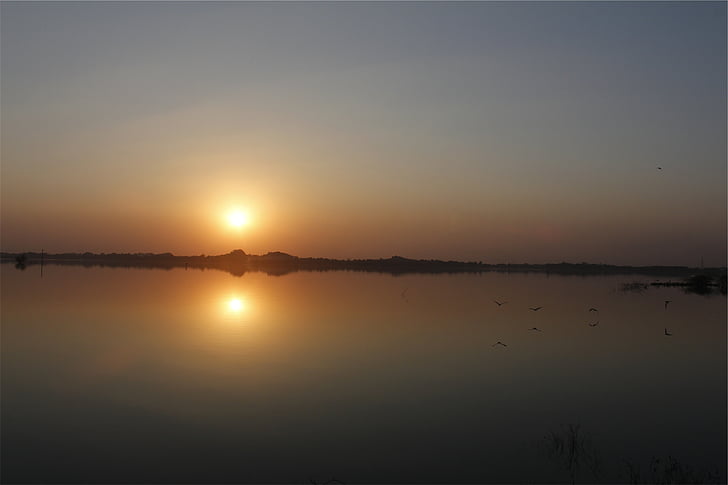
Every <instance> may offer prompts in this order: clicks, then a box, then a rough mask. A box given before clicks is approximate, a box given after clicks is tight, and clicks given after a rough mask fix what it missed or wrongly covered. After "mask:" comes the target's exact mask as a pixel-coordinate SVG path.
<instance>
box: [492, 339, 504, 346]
mask: <svg viewBox="0 0 728 485" xmlns="http://www.w3.org/2000/svg"><path fill="white" fill-rule="evenodd" d="M496 345H502V346H503V347H508V346H507V345H506V344H504V343H503V342H501V341H500V340H499V341H497V342H496V343H494V344H493V345H491V347H495V346H496Z"/></svg>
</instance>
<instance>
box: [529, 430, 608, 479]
mask: <svg viewBox="0 0 728 485" xmlns="http://www.w3.org/2000/svg"><path fill="white" fill-rule="evenodd" d="M541 445H542V447H543V449H544V451H545V452H546V455H547V456H548V458H549V459H550V460H551V461H553V462H555V463H556V464H558V465H559V466H560V467H562V468H563V469H564V470H566V471H567V472H568V473H569V477H570V479H571V483H576V477H577V476H578V474H579V470H581V469H582V467H586V468H588V469H589V470H590V471H591V473H592V475H593V476H594V477H595V478H598V477H599V469H600V465H601V462H600V458H599V452H598V451H597V449H596V448H595V447H594V445H593V444H592V442H591V437H590V436H589V435H588V434H586V433H584V431H582V429H581V425H579V424H567V425H562V426H561V428H560V429H559V430H556V431H553V430H552V431H549V433H548V434H547V435H546V436H545V437H544V438H543V440H542V441H541Z"/></svg>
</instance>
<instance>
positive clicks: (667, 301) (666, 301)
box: [665, 300, 672, 310]
mask: <svg viewBox="0 0 728 485" xmlns="http://www.w3.org/2000/svg"><path fill="white" fill-rule="evenodd" d="M671 302H672V300H665V310H667V305H668V304H669V303H671Z"/></svg>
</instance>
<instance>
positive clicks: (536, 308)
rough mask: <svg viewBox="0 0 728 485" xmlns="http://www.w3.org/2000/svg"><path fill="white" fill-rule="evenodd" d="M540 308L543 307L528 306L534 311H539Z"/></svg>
mask: <svg viewBox="0 0 728 485" xmlns="http://www.w3.org/2000/svg"><path fill="white" fill-rule="evenodd" d="M542 308H543V307H542V306H537V307H535V308H534V307H528V309H529V310H531V311H534V312H537V311H539V310H540V309H542Z"/></svg>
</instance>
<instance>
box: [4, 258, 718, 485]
mask: <svg viewBox="0 0 728 485" xmlns="http://www.w3.org/2000/svg"><path fill="white" fill-rule="evenodd" d="M1 277H2V301H1V303H2V305H1V308H2V310H1V311H2V313H1V316H2V478H3V482H53V483H59V482H65V483H83V482H86V483H88V482H95V483H104V482H117V483H118V482H128V483H129V482H135V483H138V482H145V483H150V482H151V483H160V482H174V483H222V482H224V483H231V482H235V483H240V482H269V483H270V482H275V483H310V482H311V481H315V482H318V483H323V482H326V481H328V480H331V479H333V478H335V479H337V480H339V481H341V482H344V483H347V484H348V483H357V482H370V483H375V482H379V483H382V482H388V483H404V482H410V483H412V482H419V483H424V482H429V483H433V482H471V483H472V482H485V483H487V482H497V483H523V482H565V481H569V482H570V481H571V477H572V473H573V474H574V477H575V479H576V481H577V482H605V483H614V482H620V483H629V481H630V480H631V479H632V480H634V479H635V473H636V472H635V470H638V469H639V470H640V471H639V473H641V479H642V480H645V479H648V478H649V476H650V475H649V473H650V462H651V460H652V459H653V457H654V458H658V459H661V460H663V461H662V462H660V463H661V464H662V463H665V460H668V457H671V458H672V460H673V462H672V463H673V465H672V469H673V470H674V469H675V467H676V466H677V467H680V470H682V472H683V473H688V474H690V473H692V475H688V476H693V477H696V476H706V477H707V476H713V477H715V478H713V479H712V480H714V481H720V482H725V480H726V453H727V451H728V450H727V448H726V377H727V376H726V298H725V296H724V295H717V296H710V297H705V296H699V295H693V294H687V293H684V292H683V291H682V290H681V289H679V288H651V289H648V290H647V291H644V292H641V293H637V292H625V291H622V290H621V287H622V284H623V283H628V282H631V281H635V280H643V281H652V280H653V278H651V277H648V276H624V275H619V276H587V277H581V276H553V275H551V276H549V275H546V274H502V273H484V274H480V275H478V274H462V275H404V276H391V275H386V274H376V273H357V272H299V273H293V274H289V275H285V276H268V275H266V274H264V273H257V272H256V273H246V274H245V275H243V276H242V277H234V276H231V275H230V274H228V273H225V272H222V271H215V270H206V271H200V270H191V269H190V270H188V271H185V270H184V269H174V270H169V271H164V270H144V269H111V268H83V267H74V266H45V267H44V269H43V276H42V278H41V276H40V268H39V267H38V266H30V267H28V268H27V269H26V270H25V271H20V270H16V269H15V268H14V267H13V266H12V265H9V264H3V265H2V273H1ZM493 300H499V301H507V302H508V303H507V304H505V305H503V306H500V307H499V306H497V305H496V304H495V303H494V302H493ZM665 300H671V301H672V302H671V303H670V304H669V305H668V306H667V308H666V307H665V304H664V301H665ZM538 306H541V307H543V308H542V309H540V310H538V311H532V310H529V307H538ZM591 307H594V308H596V309H598V312H593V311H592V312H590V311H589V308H591ZM596 322H599V323H598V325H594V326H590V325H589V324H590V323H591V324H595V323H596ZM533 327H536V328H538V329H540V330H541V331H536V330H529V329H531V328H533ZM665 329H667V330H668V332H670V333H672V336H667V335H665ZM498 341H501V342H503V343H504V344H506V345H507V347H504V346H501V345H498V346H495V347H494V346H493V344H495V343H496V342H498ZM568 425H579V437H580V438H579V439H581V438H582V437H583V438H584V439H585V441H584V447H583V450H584V451H583V456H584V458H583V462H582V463H581V464H580V466H579V467H578V469H574V468H572V469H571V470H570V469H569V468H568V466H567V465H566V463H565V462H564V461H563V460H561V461H559V459H558V456H556V455H553V454H551V455H550V454H549V450H550V449H551V448H549V443H552V441H553V440H552V441H549V440H548V439H546V438H545V437H547V436H551V437H553V436H564V433H566V432H567V430H568V429H569V428H568ZM579 443H581V441H579ZM551 450H552V449H551ZM552 451H553V450H552ZM595 456H598V463H597V465H595V461H594V460H592V458H593V457H595ZM628 464H630V465H631V466H632V468H631V470H632V474H631V475H630V466H629V465H628ZM676 464H677V465H676ZM659 466H662V465H659ZM659 466H658V468H659ZM701 474H703V475H701ZM708 474H712V475H708Z"/></svg>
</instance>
